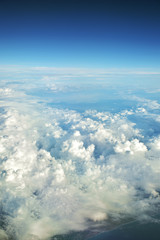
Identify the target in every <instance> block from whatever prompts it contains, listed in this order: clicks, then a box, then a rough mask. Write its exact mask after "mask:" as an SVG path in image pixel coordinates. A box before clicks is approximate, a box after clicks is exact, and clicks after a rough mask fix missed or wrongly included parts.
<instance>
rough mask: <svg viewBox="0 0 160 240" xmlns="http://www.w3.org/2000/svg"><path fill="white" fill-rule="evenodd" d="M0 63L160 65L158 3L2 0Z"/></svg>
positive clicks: (147, 66)
mask: <svg viewBox="0 0 160 240" xmlns="http://www.w3.org/2000/svg"><path fill="white" fill-rule="evenodd" d="M0 65H31V66H55V67H86V68H88V67H89V68H146V69H151V68H154V69H160V3H159V1H154V0H153V1H150V2H147V1H129V0H128V1H120V0H119V1H114V0H112V1H107V0H106V1H104V0H99V1H94V0H90V1H89V0H86V1H79V0H72V1H70V0H69V1H67V0H66V1H61V0H59V1H58V0H50V1H49V0H45V1H35V0H32V1H25V0H24V1H14V0H13V1H7V0H4V1H2V0H1V3H0Z"/></svg>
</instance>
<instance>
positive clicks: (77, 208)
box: [0, 106, 160, 240]
mask: <svg viewBox="0 0 160 240" xmlns="http://www.w3.org/2000/svg"><path fill="white" fill-rule="evenodd" d="M28 109H30V112H28V113H27V111H24V110H23V111H22V110H20V108H19V107H17V108H16V107H14V108H13V107H12V108H11V107H10V108H5V109H2V110H1V138H0V156H1V158H0V159H1V162H0V167H1V182H0V189H1V190H0V191H1V193H0V201H1V206H2V210H1V214H3V225H5V230H6V232H4V231H2V230H1V232H0V234H1V235H2V236H4V237H3V238H4V239H7V236H8V237H12V236H13V235H14V237H16V238H17V239H18V240H23V239H25V240H26V239H27V240H28V239H49V238H50V237H51V236H53V235H56V234H62V233H67V232H69V231H79V230H85V229H87V228H89V227H91V226H94V225H95V224H97V223H101V224H102V223H103V224H104V222H106V224H107V221H110V220H112V221H113V222H117V223H118V222H120V221H121V219H125V218H126V219H129V218H130V219H133V218H137V219H138V218H140V216H141V217H142V216H147V214H149V213H150V212H152V213H154V211H155V209H156V204H157V203H159V200H160V198H159V189H160V161H159V151H160V137H159V136H154V137H153V138H152V139H150V140H147V141H146V140H145V139H144V138H143V135H142V131H141V130H140V129H137V127H136V125H135V123H132V122H131V121H129V120H128V119H127V116H129V115H135V114H138V115H139V114H142V115H143V114H146V112H145V111H139V110H138V112H137V110H136V111H135V112H134V111H131V112H132V114H130V112H129V111H124V112H122V113H116V114H111V113H107V112H97V111H86V112H84V113H81V114H80V113H78V112H76V111H70V110H59V109H56V108H55V109H53V108H50V109H49V108H45V107H43V106H41V109H40V110H38V108H28Z"/></svg>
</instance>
